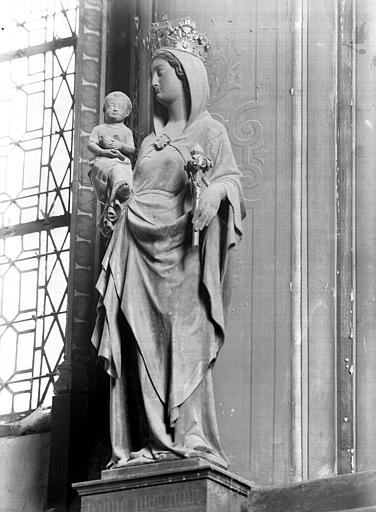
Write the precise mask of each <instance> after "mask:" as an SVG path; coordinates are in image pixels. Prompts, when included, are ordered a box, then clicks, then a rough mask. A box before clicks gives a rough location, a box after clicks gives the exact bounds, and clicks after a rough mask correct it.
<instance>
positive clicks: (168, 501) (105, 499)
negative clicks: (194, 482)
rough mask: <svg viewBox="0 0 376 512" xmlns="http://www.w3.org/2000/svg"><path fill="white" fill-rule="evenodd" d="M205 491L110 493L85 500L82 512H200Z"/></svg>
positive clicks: (146, 489)
mask: <svg viewBox="0 0 376 512" xmlns="http://www.w3.org/2000/svg"><path fill="white" fill-rule="evenodd" d="M205 501H206V497H205V492H204V489H181V490H175V491H170V490H167V489H166V488H165V487H164V488H160V487H155V488H154V487H149V488H145V489H142V490H139V489H137V490H130V491H127V492H126V493H125V494H124V492H123V493H122V494H120V493H119V492H114V493H109V494H107V495H106V496H103V495H101V496H91V497H90V498H89V499H85V500H84V503H83V506H82V512H125V511H126V512H149V511H153V512H154V511H155V512H164V511H169V510H170V511H182V512H196V511H197V512H199V511H201V510H202V506H203V505H205Z"/></svg>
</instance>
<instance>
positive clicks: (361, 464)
mask: <svg viewBox="0 0 376 512" xmlns="http://www.w3.org/2000/svg"><path fill="white" fill-rule="evenodd" d="M353 44H354V53H355V55H356V103H355V107H356V147H355V149H356V153H355V166H356V313H357V324H356V340H357V350H356V360H355V375H356V387H357V389H356V397H357V418H356V419H357V423H356V430H357V442H356V462H357V471H365V470H368V469H375V467H376V404H375V397H376V343H375V339H376V229H375V227H376V202H375V198H376V175H375V169H376V167H375V162H376V144H375V130H376V88H375V84H376V67H375V66H376V11H375V4H374V2H373V1H372V0H362V2H356V34H355V37H354V38H353Z"/></svg>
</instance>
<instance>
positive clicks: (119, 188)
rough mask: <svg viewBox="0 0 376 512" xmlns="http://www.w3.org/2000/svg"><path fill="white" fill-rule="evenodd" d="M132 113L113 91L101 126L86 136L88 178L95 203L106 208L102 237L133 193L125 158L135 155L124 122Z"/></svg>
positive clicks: (120, 94)
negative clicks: (94, 196) (88, 163)
mask: <svg viewBox="0 0 376 512" xmlns="http://www.w3.org/2000/svg"><path fill="white" fill-rule="evenodd" d="M131 111H132V103H131V100H130V99H129V98H128V96H127V95H126V94H124V93H123V92H120V91H113V92H110V93H109V94H107V96H106V97H105V100H104V105H103V112H104V123H102V124H100V125H98V126H95V127H94V128H93V130H92V132H91V134H90V136H89V142H88V145H87V147H88V149H89V150H90V151H91V152H92V153H94V155H95V158H94V159H93V160H91V162H90V171H89V176H90V179H91V182H92V184H93V187H94V190H95V192H96V195H97V198H98V201H99V202H100V203H102V204H104V205H105V209H104V213H103V215H102V217H101V219H100V227H101V231H102V232H103V234H104V235H105V236H107V235H109V234H111V233H112V231H113V226H114V223H115V222H116V220H117V218H118V217H119V215H120V210H121V203H124V202H125V201H127V199H129V197H130V195H131V192H132V186H133V185H132V182H133V178H132V165H131V161H130V159H129V158H128V155H130V154H132V153H134V151H135V147H134V142H133V134H132V132H131V130H130V129H129V128H128V127H127V126H125V124H124V120H125V119H126V118H127V117H128V116H129V114H130V113H131Z"/></svg>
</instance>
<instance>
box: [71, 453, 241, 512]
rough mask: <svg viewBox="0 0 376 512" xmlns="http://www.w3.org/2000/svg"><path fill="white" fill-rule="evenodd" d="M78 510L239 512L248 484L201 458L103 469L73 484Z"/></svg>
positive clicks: (110, 511)
mask: <svg viewBox="0 0 376 512" xmlns="http://www.w3.org/2000/svg"><path fill="white" fill-rule="evenodd" d="M73 487H74V488H75V489H77V492H78V493H79V495H80V496H81V512H240V511H242V510H247V502H248V497H249V493H250V490H251V484H250V482H248V481H247V480H244V479H242V478H241V477H239V476H237V475H234V474H233V473H230V472H229V471H226V470H224V469H222V468H219V467H217V466H213V465H212V464H210V463H208V462H207V461H205V460H204V459H200V458H199V457H197V458H194V459H187V460H185V459H182V460H176V461H171V462H159V463H158V462H157V463H155V464H140V465H139V466H129V467H124V468H121V469H117V470H109V471H103V472H102V479H101V480H93V481H88V482H80V483H77V484H73Z"/></svg>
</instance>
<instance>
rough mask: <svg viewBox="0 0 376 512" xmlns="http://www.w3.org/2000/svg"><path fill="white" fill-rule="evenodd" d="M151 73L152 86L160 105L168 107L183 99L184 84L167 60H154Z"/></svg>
mask: <svg viewBox="0 0 376 512" xmlns="http://www.w3.org/2000/svg"><path fill="white" fill-rule="evenodd" d="M151 73H152V79H151V84H152V86H153V89H154V93H155V95H156V98H157V101H159V103H162V105H165V106H168V105H170V104H172V103H173V102H174V101H176V100H177V99H180V98H182V97H183V95H184V90H183V82H182V81H181V80H180V79H179V78H178V77H177V75H176V72H175V69H174V68H173V67H172V66H171V65H170V64H169V63H168V62H167V61H166V60H164V59H161V58H156V59H154V60H153V63H152V67H151Z"/></svg>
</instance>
